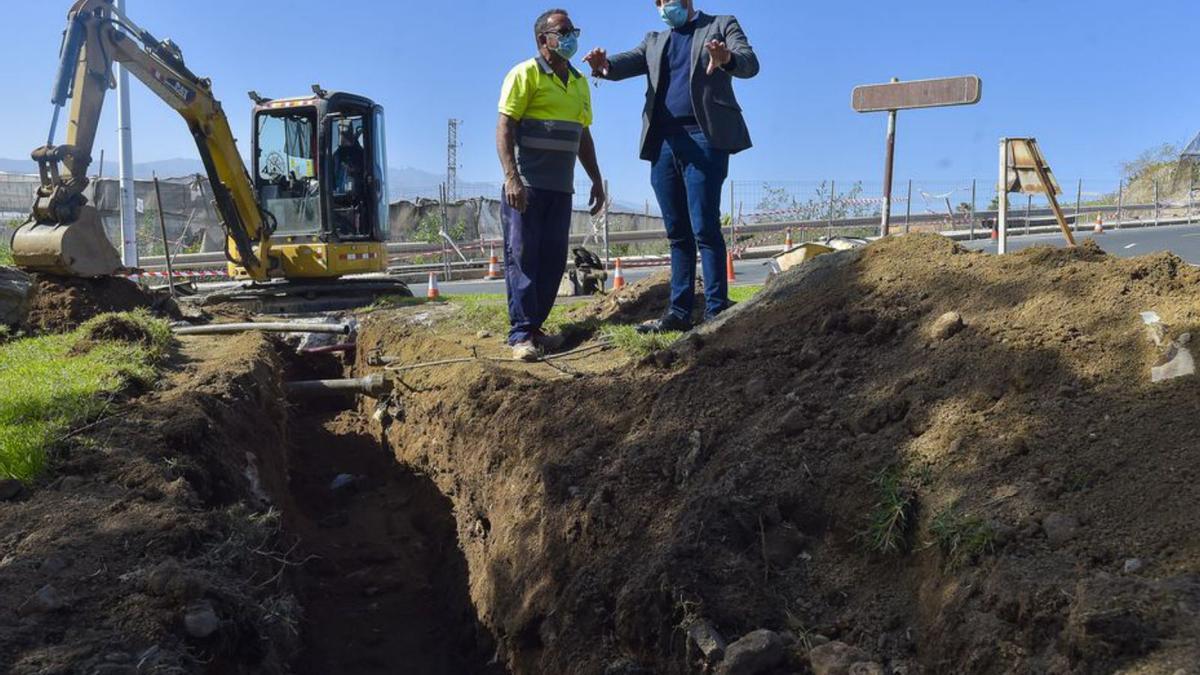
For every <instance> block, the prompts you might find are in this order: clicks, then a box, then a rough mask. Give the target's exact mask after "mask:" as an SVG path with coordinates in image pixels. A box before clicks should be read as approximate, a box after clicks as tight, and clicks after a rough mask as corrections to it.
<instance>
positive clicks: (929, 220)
mask: <svg viewBox="0 0 1200 675" xmlns="http://www.w3.org/2000/svg"><path fill="white" fill-rule="evenodd" d="M1159 208H1160V210H1161V209H1162V207H1161V206H1160V207H1159ZM1120 210H1121V211H1122V212H1145V211H1153V210H1154V205H1153V204H1126V205H1123V206H1121V207H1120ZM1117 211H1118V207H1117V206H1085V207H1083V208H1081V209H1080V210H1079V213H1078V216H1077V215H1076V214H1075V212H1074V211H1073V210H1072V212H1071V213H1070V214H1068V215H1067V221H1068V222H1070V223H1072V224H1077V223H1076V220H1077V218H1083V217H1085V216H1087V217H1091V216H1093V215H1097V214H1113V213H1116V212H1117ZM998 215H999V213H998V212H997V211H976V212H975V221H976V222H980V223H981V222H982V221H987V220H991V221H995V219H996V218H997V216H998ZM946 219H947V216H946V215H944V214H943V215H939V214H919V215H913V216H911V217H910V218H909V219H908V220H907V221H905V220H903V219H901V220H893V227H895V229H896V230H897V231H904V229H905V228H906V227H911V226H926V225H930V224H935V225H936V224H945V223H946ZM1053 222H1054V218H1053V212H1052V211H1051V210H1050V209H1048V208H1046V209H1032V210H1031V211H1029V226H1030V228H1031V231H1032V228H1035V227H1041V226H1043V224H1044V223H1053ZM1158 222H1159V224H1163V225H1166V224H1182V223H1185V222H1188V223H1190V222H1192V219H1191V218H1186V219H1185V218H1165V217H1163V218H1159V221H1158ZM1024 224H1025V212H1024V211H1015V210H1014V211H1010V213H1009V231H1010V233H1013V234H1020V233H1022V232H1023V229H1024ZM1135 224H1140V225H1141V226H1144V225H1145V221H1142V220H1132V221H1124V222H1122V223H1117V222H1113V223H1111V226H1113V227H1129V226H1134V225H1135ZM878 225H879V217H878V216H871V217H864V218H843V219H839V220H832V221H831V220H792V221H776V222H769V223H746V224H741V225H738V226H737V228H736V229H737V233H738V235H739V237H741V236H743V235H746V236H749V237H750V238H753V237H754V236H757V235H763V234H772V233H781V232H784V231H785V230H788V229H792V230H801V231H803V230H847V229H858V228H873V227H878ZM972 231H973V232H975V233H977V234H979V235H980V236H982V237H987V236H989V234H990V231H989V230H988V229H986V228H984V227H983V226H982V225H978V226H977V227H974V228H968V229H964V230H961V231H959V230H956V231H954V232H953V234H954V235H955V238H958V237H959V236H962V237H963V238H970V237H969V236H966V235H963V234H961V233H967V232H972ZM943 233H944V234H948V235H950V234H952V233H951V232H943ZM595 238H596V235H593V234H574V235H571V238H570V242H571V245H572V246H578V245H581V244H583V243H584V242H585V241H589V240H594V239H595ZM976 238H978V237H976ZM608 241H609V244H638V243H647V242H656V241H661V242H666V233H665V232H662V231H649V230H647V231H635V232H610V233H609V240H608ZM502 245H503V242H502V241H500V240H484V241H477V242H470V243H467V244H460V245H459V248H460V250H463V251H479V252H480V253H481V256H480V257H479V258H477V259H474V260H470V261H467V262H463V261H461V260H458V261H453V262H451V268H452V269H477V268H480V267H486V266H487V264H488V258H487V256H486V255H482V254H484V253H486V251H487V250H488V248H489V247H491V246H496V247H500V246H502ZM387 252H388V258H389V262H397V263H398V262H400V261H401V260H402V259H404V258H411V257H413V256H418V255H436V254H440V253H442V252H443V248H442V244H440V243H432V244H431V243H427V242H389V243H388V244H387ZM171 263H172V265H173V267H174V268H175V269H176V270H183V271H189V270H199V269H213V268H214V267H224V265H225V254H224V253H223V252H221V251H215V252H210V253H184V254H180V255H176V256H172V258H171ZM141 267H142V268H143V269H145V270H147V271H156V270H162V269H165V268H166V259H165V258H164V257H163V256H146V257H144V258H142V259H141ZM444 268H445V265H444V264H443V263H428V264H397V265H392V266H391V267H389V272H393V273H400V272H422V271H425V272H427V271H436V270H440V269H444Z"/></svg>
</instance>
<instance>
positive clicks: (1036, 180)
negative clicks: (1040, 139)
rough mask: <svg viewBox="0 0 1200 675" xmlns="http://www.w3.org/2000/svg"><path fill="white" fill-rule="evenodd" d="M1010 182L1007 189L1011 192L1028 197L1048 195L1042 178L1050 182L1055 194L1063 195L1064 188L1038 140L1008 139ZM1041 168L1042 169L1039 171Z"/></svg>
mask: <svg viewBox="0 0 1200 675" xmlns="http://www.w3.org/2000/svg"><path fill="white" fill-rule="evenodd" d="M1007 152H1008V182H1007V184H1006V186H1005V187H1007V188H1008V191H1009V192H1020V193H1022V194H1027V195H1040V194H1046V186H1045V185H1044V184H1043V183H1042V176H1045V177H1046V178H1047V179H1048V180H1049V181H1050V187H1051V188H1052V189H1053V190H1054V194H1056V195H1060V194H1062V188H1061V187H1059V185H1058V181H1057V180H1056V179H1055V178H1054V172H1053V171H1051V170H1050V165H1049V164H1047V163H1046V158H1045V157H1044V156H1042V150H1041V148H1039V147H1038V144H1037V140H1035V139H1032V138H1010V139H1008V147H1007ZM1039 168H1040V169H1041V170H1040V171H1039Z"/></svg>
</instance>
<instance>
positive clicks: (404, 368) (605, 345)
mask: <svg viewBox="0 0 1200 675" xmlns="http://www.w3.org/2000/svg"><path fill="white" fill-rule="evenodd" d="M612 346H613V344H612V342H610V341H607V340H605V341H604V342H598V343H596V344H593V345H588V346H586V347H579V348H578V349H572V350H571V351H569V352H563V353H561V354H550V355H549V356H543V357H542V358H540V359H538V360H537V361H529V362H528V363H530V364H535V363H541V362H543V361H557V360H560V359H565V358H567V357H570V356H580V355H582V354H588V353H591V352H595V351H601V350H605V349H609V348H611V347H612ZM478 361H489V362H494V363H521V362H520V361H513V360H512V359H510V358H504V357H502V356H464V357H462V358H458V359H443V360H441V361H426V362H424V363H408V364H404V365H388V366H384V367H383V369H384V370H386V371H388V372H391V373H403V372H408V371H411V370H422V369H425V368H440V367H442V366H453V365H458V364H460V363H476V362H478Z"/></svg>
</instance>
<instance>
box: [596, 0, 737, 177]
mask: <svg viewBox="0 0 1200 675" xmlns="http://www.w3.org/2000/svg"><path fill="white" fill-rule="evenodd" d="M696 22H697V24H696V32H695V35H694V36H693V37H692V79H691V81H692V107H693V108H695V110H696V121H697V122H698V123H699V124H700V128H701V129H703V130H704V135H705V136H707V137H708V142H709V143H711V144H712V146H713V147H715V148H719V149H721V150H728V151H729V152H731V153H734V152H740V151H742V150H745V149H746V148H749V147H750V146H751V145H753V144H752V143H751V142H750V131H749V130H748V129H747V128H746V120H745V118H743V117H742V107H741V106H740V105H738V102H737V97H735V96H734V95H733V78H735V77H741V78H747V79H748V78H751V77H754V76H755V75H757V74H758V57H757V56H755V54H754V48H753V47H751V46H750V41H749V40H747V39H746V34H745V33H744V32H742V27H741V26H740V25H739V24H738V21H737V19H735V18H734V17H732V16H711V15H708V14H705V13H703V12H700V13H698V14H697V16H696ZM670 36H671V31H669V30H665V31H662V32H659V33H650V34H648V35H646V39H645V40H642V44H640V45H638V46H637V48H635V49H632V50H630V51H627V52H622V53H620V54H616V55H614V56H610V57H609V59H608V73H607V74H606V75H604V76H603V77H604V79H607V80H614V81H615V80H624V79H627V78H630V77H637V76H638V75H645V76H646V77H647V80H648V81H649V86H647V88H646V107H645V108H644V109H643V111H642V141H641V156H642V159H645V160H650V161H653V160H655V159H657V158H656V157H654V156H653V150H654V148H650V147H648V144H647V140H648V137H649V135H650V122H651V118H652V117H653V116H654V102H655V99H656V98H657V96H658V84H659V79H660V77H661V75H662V60H663V54H664V53H665V52H666V49H667V40H668V38H670ZM710 40H718V41H721V42H724V43H725V45H726V46H727V47H729V51H731V52H733V63H731V64H729V66H727V67H726V68H720V69H718V70H717V71H716V72H715V73H713V74H712V75H708V74H707V71H708V61H709V57H708V50H707V49H705V48H704V45H705V44H707V43H708V42H709V41H710Z"/></svg>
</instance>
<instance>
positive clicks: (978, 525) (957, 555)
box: [929, 507, 996, 568]
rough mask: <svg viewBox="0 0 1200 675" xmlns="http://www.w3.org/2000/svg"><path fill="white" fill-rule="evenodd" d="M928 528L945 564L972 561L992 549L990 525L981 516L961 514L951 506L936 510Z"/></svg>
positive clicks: (992, 536) (952, 565) (994, 539)
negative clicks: (944, 559)
mask: <svg viewBox="0 0 1200 675" xmlns="http://www.w3.org/2000/svg"><path fill="white" fill-rule="evenodd" d="M929 531H930V533H931V534H932V535H933V543H935V544H937V547H938V548H939V549H941V551H942V555H944V556H945V558H946V565H947V566H948V567H952V568H953V567H961V566H963V565H969V564H974V563H975V562H976V561H977V560H978V559H979V557H980V556H982V555H987V554H990V553H993V552H995V550H996V532H995V530H994V529H993V528H992V526H991V525H989V524H988V523H987V522H986V521H984V520H983V519H982V518H976V517H973V516H967V515H964V514H962V513H960V512H959V511H958V510H957V509H955V508H954V507H947V508H945V509H943V510H942V511H941V512H940V513H938V514H937V516H935V517H934V519H933V522H932V523H931V524H930V526H929Z"/></svg>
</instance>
